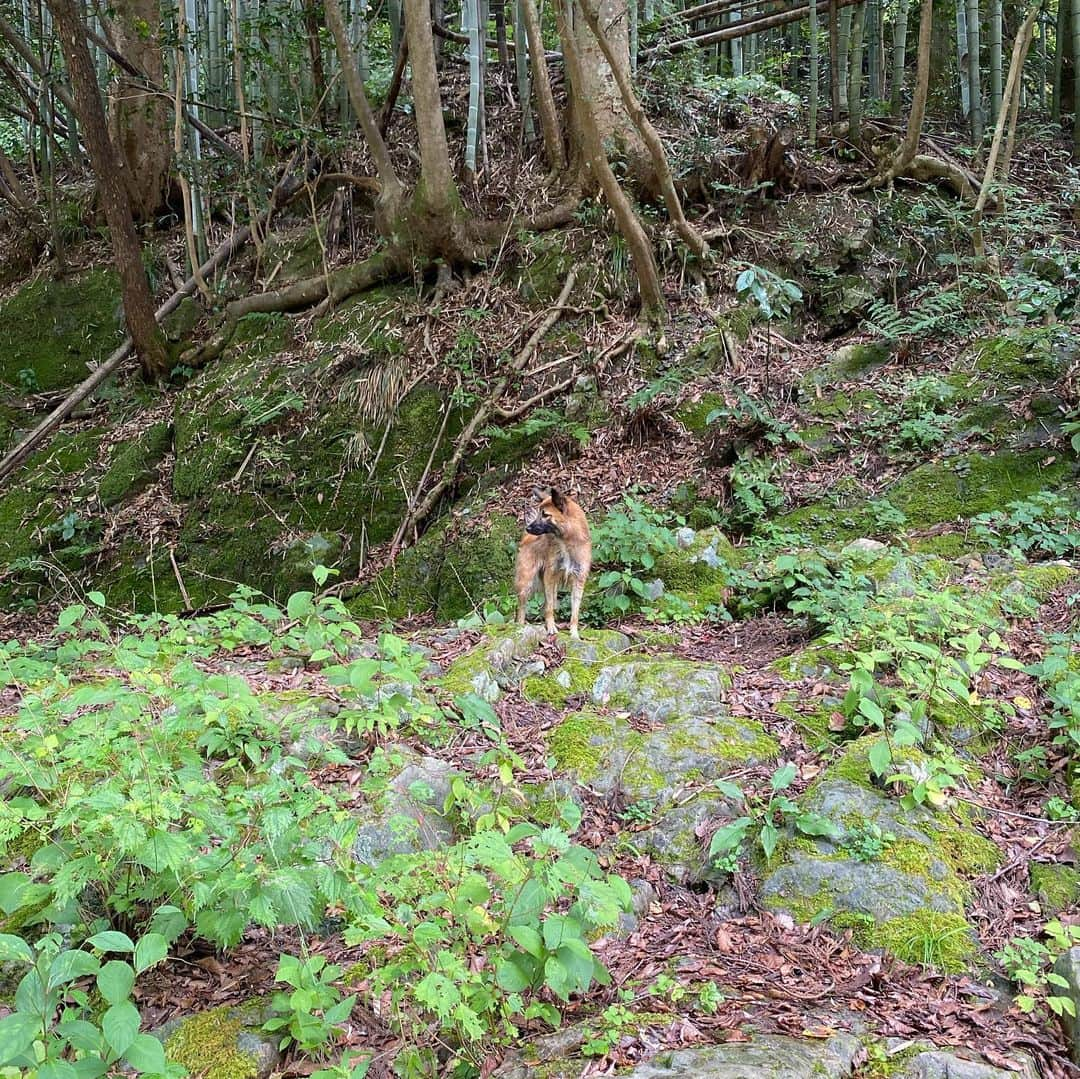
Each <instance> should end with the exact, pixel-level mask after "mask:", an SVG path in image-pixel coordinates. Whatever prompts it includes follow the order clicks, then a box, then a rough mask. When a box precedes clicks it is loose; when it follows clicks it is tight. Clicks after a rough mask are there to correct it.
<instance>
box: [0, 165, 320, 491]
mask: <svg viewBox="0 0 1080 1079" xmlns="http://www.w3.org/2000/svg"><path fill="white" fill-rule="evenodd" d="M302 186H303V176H302V175H300V176H295V175H293V174H292V173H291V172H290V174H289V175H288V176H287V177H286V178H285V179H283V180H282V181H281V182H280V183H279V184H278V186H277V187H276V188H275V189H274V194H273V195H271V197H270V206H269V208H268V209H267V210H266V212H265V213H264V214H263V215H262V218H261V219H260V222H259V227H260V228H266V226H267V225H268V224H269V223H270V220H271V218H272V217H273V215H274V213H275V212H276V211H277V209H278V207H279V206H283V205H285V203H287V202H288V201H289V200H290V199H291V198H292V197H293V196H294V195H295V194H296V193H297V192H298V191H300V190H301V188H302ZM251 235H252V229H251V226H250V225H248V226H246V227H244V228H242V229H240V230H239V232H236V233H234V234H233V235H232V236H230V237H229V239H228V240H226V241H225V242H224V243H223V244H222V245H221V246H220V247H219V248H218V249H217V250H216V251H215V252H214V253H213V254H212V255H211V256H210V258H208V259H207V260H206V262H204V263H203V264H202V265H201V266H200V267H199V269H198V274H199V275H202V276H203V277H205V276H206V275H208V274H212V273H213V272H214V271H215V270H217V269H218V267H220V266H222V265H224V264H225V263H226V262H228V261H229V259H230V258H232V256H233V255H234V254H235V253H236V252H237V251H239V250H240V248H242V247H243V246H244V245H245V244H246V243H247V242H248V240H250V239H251ZM197 287H198V279H197V275H196V274H192V276H191V277H189V278H188V279H187V280H186V281H185V282H184V284H183V285H182V287H180V288H179V289H177V290H176V292H174V293H173V294H172V295H171V296H170V297H169V298H168V299H167V300H166V301H165V302H164V303H163V304H162V305H161V306H160V307H159V308H158V309H157V311H155V312H154V318H155V319H156V321H157V322H161V320H162V319H163V318H165V316H166V315H169V314H171V313H172V312H173V311H175V310H176V309H177V308H178V307H179V306H180V304H181V302H182V301H183V300H185V299H186V298H187V297H188V296H191V295H193V294H194V292H195V289H196V288H197ZM131 354H132V342H131V338H130V337H125V338H124V340H123V343H122V344H121V345H120V347H119V348H117V349H116V351H115V352H113V353H112V355H110V356H109V357H108V359H106V360H104V361H103V362H102V363H100V364H99V365H98V366H97V367H96V368H95V369H94V371H93V373H92V374H91V375H90V377H89V378H88V379H86V380H85V381H84V382H82V383H80V384H79V385H78V386H77V387H76V388H75V389H74V390H72V392H71V393H69V394H68V395H67V397H65V398H64V400H63V401H61V402H60V404H58V405H57V406H56V408H54V409H53V410H52V412H50V413H49V414H48V415H47V416H46V417H45V418H44V419H43V420H42V421H41V422H40V423H39V424H38V425H37V426H36V427H35V428H34V429H33V430H32V431H31V432H30V433H29V434H28V435H27V436H26V437H25V438H23V439H22V441H21V442H19V444H18V445H17V446H16V447H15V448H14V449H12V450H11V451H10V452H9V453H8V454H7V455H6V456H5V457H4V458H3V460H0V486H2V485H3V483H4V481H5V480H6V479H7V478H8V477H9V476H10V475H11V474H12V473H13V472H14V471H15V469H16V468H18V467H19V465H21V464H22V463H23V461H25V460H26V458H27V457H29V456H30V454H31V453H33V451H34V450H35V449H36V448H37V447H38V446H39V445H40V444H41V443H42V442H43V441H44V440H45V439H46V438H48V436H49V435H50V434H52V432H53V431H55V430H56V428H57V427H59V426H60V425H61V424H62V423H63V422H64V420H66V419H67V417H68V416H70V415H71V413H72V412H73V411H74V410H75V409H76V408H77V407H78V406H79V405H80V404H82V402H83V401H85V400H86V399H87V398H88V397H89V396H90V395H91V394H92V393H93V392H94V391H95V390H96V389H97V388H98V387H99V386H100V385H101V384H102V383H103V382H104V381H105V380H106V379H107V378H108V377H109V376H110V375H111V374H112V373H113V372H114V371H116V370H118V369H119V368H120V367H121V366H122V364H123V363H124V361H125V360H126V359H127V358H128V357H129V356H130V355H131Z"/></svg>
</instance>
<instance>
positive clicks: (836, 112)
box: [829, 0, 840, 125]
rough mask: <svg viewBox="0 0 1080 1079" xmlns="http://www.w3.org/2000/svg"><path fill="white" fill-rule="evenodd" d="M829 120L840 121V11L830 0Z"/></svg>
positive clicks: (834, 0)
mask: <svg viewBox="0 0 1080 1079" xmlns="http://www.w3.org/2000/svg"><path fill="white" fill-rule="evenodd" d="M829 120H830V121H831V122H832V123H833V124H834V125H835V124H838V123H840V11H839V8H838V7H837V5H836V0H829Z"/></svg>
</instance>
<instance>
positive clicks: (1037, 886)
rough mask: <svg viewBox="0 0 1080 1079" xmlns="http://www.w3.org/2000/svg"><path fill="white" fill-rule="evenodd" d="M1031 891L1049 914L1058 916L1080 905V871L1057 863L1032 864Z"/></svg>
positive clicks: (1030, 871) (1030, 870)
mask: <svg viewBox="0 0 1080 1079" xmlns="http://www.w3.org/2000/svg"><path fill="white" fill-rule="evenodd" d="M1028 872H1029V873H1030V875H1031V890H1032V891H1033V892H1034V893H1035V895H1036V896H1037V897H1038V900H1039V902H1040V903H1041V904H1042V905H1043V909H1044V910H1045V911H1046V913H1047V914H1053V915H1057V914H1060V913H1061V912H1062V911H1063V910H1067V909H1069V908H1071V907H1075V906H1076V905H1077V904H1078V903H1080V869H1077V868H1076V867H1075V866H1071V865H1061V864H1059V863H1057V862H1032V863H1031V865H1030V866H1029V869H1028Z"/></svg>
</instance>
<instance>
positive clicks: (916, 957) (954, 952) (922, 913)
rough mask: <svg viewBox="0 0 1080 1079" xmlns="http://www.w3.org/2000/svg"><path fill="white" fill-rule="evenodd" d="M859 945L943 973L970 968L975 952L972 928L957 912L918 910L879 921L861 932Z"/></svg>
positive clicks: (957, 972)
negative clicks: (879, 949)
mask: <svg viewBox="0 0 1080 1079" xmlns="http://www.w3.org/2000/svg"><path fill="white" fill-rule="evenodd" d="M859 943H860V944H862V945H863V947H870V948H883V949H884V950H885V951H887V952H889V953H891V954H892V955H895V956H896V957H897V959H902V960H903V961H904V962H906V963H918V964H920V965H921V966H927V967H934V968H936V969H937V970H941V971H944V972H945V973H947V974H960V973H963V972H964V971H967V970H970V969H971V962H972V959H973V958H974V956H975V954H976V944H975V937H974V931H973V930H972V928H971V926H970V925H969V924H968V922H967V920H966V919H965V918H963V917H962V916H961V915H959V914H948V913H942V912H940V911H934V910H919V911H916V912H915V913H914V914H908V915H905V916H903V917H901V918H892V919H890V920H889V921H887V922H882V923H881V924H880V925H878V926H875V927H874V928H873V929H872V930H870V931H868V932H865V933H864V935H863V939H862V940H860V942H859Z"/></svg>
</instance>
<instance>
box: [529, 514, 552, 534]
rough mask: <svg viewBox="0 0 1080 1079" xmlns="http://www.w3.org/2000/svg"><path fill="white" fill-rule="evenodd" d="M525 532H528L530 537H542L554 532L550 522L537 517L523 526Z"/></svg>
mask: <svg viewBox="0 0 1080 1079" xmlns="http://www.w3.org/2000/svg"><path fill="white" fill-rule="evenodd" d="M525 531H526V532H528V533H529V535H530V536H543V535H545V534H546V533H548V532H554V531H555V529H554V527H553V526H552V524H551V522H550V521H545V520H543V519H542V518H540V517H537V518H536V520H535V521H530V522H529V523H528V524H527V525H526V526H525Z"/></svg>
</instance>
